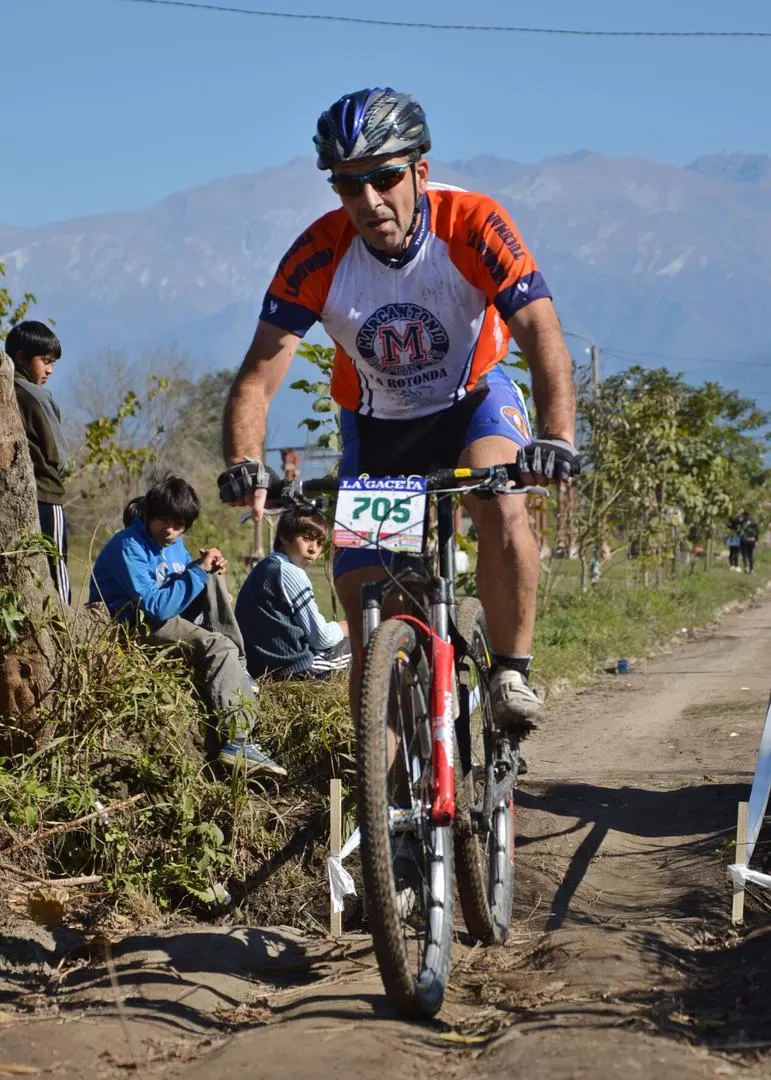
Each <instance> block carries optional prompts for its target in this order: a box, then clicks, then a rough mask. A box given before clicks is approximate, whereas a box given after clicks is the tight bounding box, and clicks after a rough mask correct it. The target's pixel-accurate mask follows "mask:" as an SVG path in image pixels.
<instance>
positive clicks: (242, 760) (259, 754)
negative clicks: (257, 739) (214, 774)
mask: <svg viewBox="0 0 771 1080" xmlns="http://www.w3.org/2000/svg"><path fill="white" fill-rule="evenodd" d="M217 761H220V762H221V763H222V764H223V765H227V767H228V768H229V769H233V768H241V767H243V768H244V769H245V770H246V774H247V776H256V775H257V774H258V773H268V774H269V775H270V776H286V769H285V768H284V767H283V765H279V764H278V763H277V762H275V761H274V760H273V759H272V758H270V757H268V755H267V754H266V753H265V751H264V750H263V749H262V747H261V746H259V745H258V744H257V743H254V742H248V741H244V742H227V743H225V744H224V745H223V746H222V747H220V752H219V754H218V755H217Z"/></svg>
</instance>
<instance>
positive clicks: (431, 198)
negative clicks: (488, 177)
mask: <svg viewBox="0 0 771 1080" xmlns="http://www.w3.org/2000/svg"><path fill="white" fill-rule="evenodd" d="M419 207H420V220H419V224H418V227H417V229H416V231H415V234H414V236H413V238H412V240H411V242H410V245H409V247H408V248H407V250H406V251H405V252H404V254H403V255H402V256H400V257H399V258H398V259H391V258H389V257H388V256H386V255H384V254H383V253H382V252H379V251H377V250H375V249H374V248H371V247H369V246H368V245H367V244H366V243H365V241H364V240H363V239H362V237H361V236H360V235H359V233H358V232H357V231H356V229H355V227H354V225H353V224H352V223H351V221H350V219H349V217H348V215H347V214H346V212H345V210H343V209H342V208H340V209H338V210H333V211H332V212H331V213H328V214H325V215H324V216H323V217H321V218H319V219H318V220H317V221H315V222H314V223H313V224H312V225H311V226H310V228H309V229H307V230H306V231H305V232H304V233H303V234H302V235H301V236H300V237H298V239H297V240H296V241H295V242H294V244H292V246H291V247H290V248H289V250H288V251H287V253H286V254H285V255H284V257H283V259H282V260H281V262H280V263H279V266H278V269H277V271H276V274H275V277H274V278H273V281H272V282H271V284H270V286H269V287H268V291H267V293H266V295H265V300H264V303H263V307H262V313H261V318H262V319H264V320H265V321H266V322H269V323H272V324H273V325H274V326H278V327H280V328H281V329H283V330H287V331H289V332H291V333H293V334H297V335H298V336H299V337H302V336H303V335H304V334H306V333H307V331H308V330H309V329H310V328H311V326H312V325H313V324H314V323H315V322H317V321H320V322H321V324H322V326H323V327H324V329H325V330H326V331H327V333H328V334H329V336H330V337H331V338H332V339H333V341H334V342H335V344H336V346H337V348H336V353H335V363H334V369H333V373H332V381H331V393H332V397H333V398H334V400H335V401H336V402H337V403H338V404H339V405H341V406H342V407H343V408H344V409H348V410H350V411H353V412H359V413H362V414H364V415H365V416H375V417H379V418H382V419H392V420H399V419H402V420H403V419H406V418H416V417H420V416H428V415H430V414H431V413H435V412H439V411H440V410H442V409H447V408H450V407H451V406H452V405H454V404H456V403H457V402H459V401H460V400H462V398H464V397H465V396H466V394H467V393H468V392H469V391H471V390H473V389H474V387H475V386H476V385H477V384H478V383H479V381H480V379H482V377H483V376H484V375H485V374H486V373H487V372H489V371H490V370H491V369H492V368H494V367H495V365H496V364H497V363H498V361H499V360H501V359H502V358H503V357H504V356H505V355H506V353H507V352H508V343H509V339H510V336H511V335H510V333H509V330H508V327H507V326H506V321H507V320H508V319H509V318H511V316H512V315H513V314H514V313H515V312H517V311H519V310H520V308H522V307H524V306H525V305H526V304H529V303H531V302H532V301H533V300H537V299H540V298H541V297H547V298H549V299H550V298H551V293H550V292H549V290H548V288H547V286H546V283H545V281H544V280H543V277H542V276H541V274H540V272H539V270H538V268H537V266H536V264H535V261H534V260H533V257H532V255H531V254H530V252H529V251H528V249H527V248H526V247H525V245H524V243H523V241H522V239H521V237H520V236H519V233H518V232H517V228H516V226H515V224H514V222H513V221H512V220H511V218H510V217H509V216H508V214H507V213H506V211H505V210H504V209H503V208H502V207H501V206H499V205H498V203H496V202H495V201H494V200H493V199H491V198H489V197H488V196H486V195H480V194H477V193H474V192H468V191H461V190H460V189H457V188H449V187H445V186H442V185H429V190H428V192H427V193H426V194H425V195H423V196H422V197H421V199H420V203H419Z"/></svg>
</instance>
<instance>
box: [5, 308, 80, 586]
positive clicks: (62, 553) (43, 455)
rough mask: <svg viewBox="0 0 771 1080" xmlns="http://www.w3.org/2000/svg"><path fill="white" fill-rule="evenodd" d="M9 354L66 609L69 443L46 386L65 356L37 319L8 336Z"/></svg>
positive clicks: (51, 564) (40, 508) (55, 573)
mask: <svg viewBox="0 0 771 1080" xmlns="http://www.w3.org/2000/svg"><path fill="white" fill-rule="evenodd" d="M5 349H6V352H7V353H8V355H9V356H10V358H11V360H12V361H13V364H14V368H15V371H14V376H13V386H14V390H15V391H16V400H17V402H18V404H19V412H20V413H21V419H22V423H23V424H24V430H25V432H26V434H27V443H28V445H29V454H30V457H31V458H32V468H33V471H34V473H35V486H36V489H37V511H38V517H39V518H40V531H41V533H42V534H43V535H44V536H46V537H48V539H49V540H50V541H51V542H52V543H53V545H54V546H55V549H56V552H57V554H56V555H53V554H51V555H49V557H48V565H49V567H50V570H51V577H52V578H53V582H54V586H55V588H56V591H57V593H58V594H59V597H60V599H61V601H62V603H63V604H69V602H70V599H71V589H70V578H69V574H68V573H67V518H66V517H65V514H64V483H63V478H64V474H65V471H66V468H67V443H66V441H65V438H64V431H63V430H62V421H61V414H60V413H59V409H58V408H57V406H56V403H55V402H54V399H53V398H52V396H51V392H50V390H46V389H45V384H46V383H47V382H48V380H49V378H50V377H51V374H52V372H53V369H54V364H55V363H56V361H57V360H58V359H59V358H60V357H61V355H62V347H61V345H60V343H59V339H58V337H57V336H56V334H55V333H54V332H53V330H50V329H49V328H48V327H47V326H46V325H45V323H41V322H35V321H34V320H32V319H29V320H26V321H25V322H20V323H17V324H16V326H14V327H13V328H12V330H11V332H10V333H9V334H8V337H7V338H6V342H5Z"/></svg>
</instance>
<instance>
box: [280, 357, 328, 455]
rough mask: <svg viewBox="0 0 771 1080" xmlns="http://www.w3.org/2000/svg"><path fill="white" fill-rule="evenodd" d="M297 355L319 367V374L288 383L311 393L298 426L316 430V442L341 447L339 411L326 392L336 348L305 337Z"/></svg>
mask: <svg viewBox="0 0 771 1080" xmlns="http://www.w3.org/2000/svg"><path fill="white" fill-rule="evenodd" d="M297 353H298V355H299V356H301V357H302V358H303V359H304V360H307V361H308V362H309V363H311V364H313V366H314V367H315V368H316V369H317V370H318V372H319V374H320V376H321V378H320V379H317V380H314V381H311V380H310V379H297V380H296V381H295V382H293V383H290V389H291V390H302V392H303V393H304V394H310V395H311V396H312V397H313V403H312V404H311V412H312V413H314V415H313V416H308V417H306V418H305V419H304V420H301V421H300V427H304V428H307V429H308V431H309V432H312V433H314V434H316V443H317V445H318V446H323V447H326V448H327V449H330V450H339V449H340V425H339V415H340V411H339V409H338V407H337V405H336V404H335V402H334V401H333V400H332V395H331V394H330V392H329V384H330V380H331V378H332V367H333V365H334V362H335V350H334V348H332V347H331V346H327V345H311V344H309V343H308V342H306V341H304V342H303V343H302V344H301V345H300V347H299V348H298V350H297Z"/></svg>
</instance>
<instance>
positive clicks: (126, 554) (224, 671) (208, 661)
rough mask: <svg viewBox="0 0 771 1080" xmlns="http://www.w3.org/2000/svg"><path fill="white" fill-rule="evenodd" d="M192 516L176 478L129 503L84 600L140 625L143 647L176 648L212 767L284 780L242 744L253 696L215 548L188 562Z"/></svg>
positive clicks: (191, 500) (189, 491) (192, 499)
mask: <svg viewBox="0 0 771 1080" xmlns="http://www.w3.org/2000/svg"><path fill="white" fill-rule="evenodd" d="M198 512H199V503H198V496H197V495H196V493H195V491H194V490H193V488H192V487H191V486H190V484H188V483H187V482H186V481H184V480H182V479H181V478H180V477H178V476H170V477H167V478H166V479H165V480H163V481H162V482H161V483H159V484H156V485H155V486H154V487H152V488H151V489H150V490H149V491H148V492H147V494H146V495H145V496H143V497H142V498H139V499H133V500H132V501H131V502H130V503H129V504H128V506H127V507H126V509H125V511H124V514H123V522H124V525H125V526H126V527H125V528H124V529H122V530H121V531H120V532H118V533H116V534H115V536H113V537H112V539H111V540H108V542H107V543H106V544H105V546H104V548H103V549H102V551H101V552H100V553H99V555H98V557H97V559H96V562H95V563H94V567H93V570H92V576H91V590H90V597H89V600H90V601H92V602H94V601H99V600H101V601H103V602H104V603H105V604H106V605H107V608H108V609H109V611H110V614H111V615H112V616H113V617H115V618H116V619H120V620H123V621H126V622H129V623H131V624H140V625H143V628H144V632H145V634H146V640H147V641H149V642H150V643H151V644H154V645H170V644H177V645H180V646H181V647H182V650H183V652H184V654H185V655H186V656H187V657H188V658H189V659H190V661H191V662H192V665H193V667H194V668H195V671H196V674H197V675H198V676H199V677H200V683H201V691H202V694H203V696H204V698H205V700H206V703H207V705H208V708H209V711H210V714H211V717H212V719H213V720H214V726H215V729H217V728H218V729H219V732H220V735H219V738H220V740H221V745H220V747H219V753H218V757H217V759H218V761H221V762H222V763H223V764H224V765H227V766H231V767H232V766H233V765H235V764H236V763H237V762H238V763H241V764H242V765H243V767H244V768H245V770H246V772H247V773H249V774H250V775H251V774H256V773H271V774H273V775H276V776H285V775H286V770H285V769H283V768H282V767H281V766H280V765H278V764H276V762H275V761H272V760H271V759H270V757H269V756H268V755H267V754H266V753H264V751H263V750H262V749H261V748H260V747H259V746H257V744H256V743H253V742H252V741H251V739H250V733H251V728H252V717H253V709H254V705H253V702H254V693H255V688H254V684H253V683H252V680H251V679H250V677H249V675H248V674H247V672H246V669H245V658H244V647H243V639H242V637H241V634H240V631H239V629H238V624H237V623H236V622H235V618H234V616H233V612H232V609H231V606H230V600H229V597H228V595H227V591H226V589H225V586H224V579H223V578H222V577H221V576H220V575H221V573H222V571H224V569H225V567H226V566H227V560H226V559H225V558H224V557H223V555H222V553H221V552H220V551H219V550H218V549H217V548H202V549H201V557H200V559H196V560H194V561H193V560H191V558H190V555H189V554H188V551H187V548H186V547H185V545H184V543H183V541H182V534H183V533H184V532H185V531H186V530H187V529H189V528H190V526H191V525H192V524H193V522H194V521H195V520H196V518H197V517H198ZM139 612H142V613H143V616H144V618H143V619H140V618H139ZM231 725H233V732H234V733H233V735H232V736H231V735H230V727H231ZM223 733H225V734H224V737H223Z"/></svg>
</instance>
